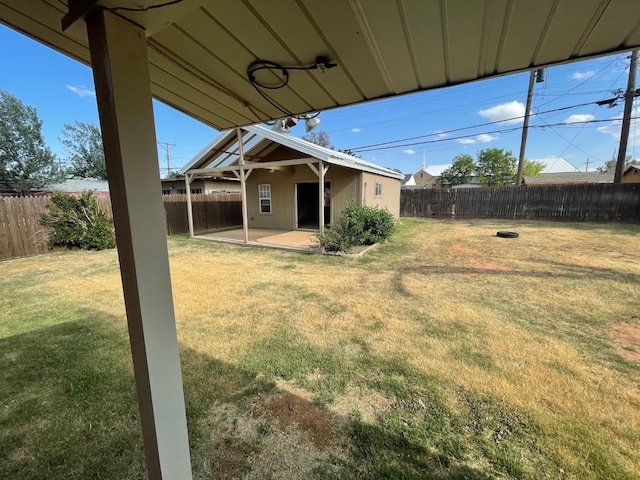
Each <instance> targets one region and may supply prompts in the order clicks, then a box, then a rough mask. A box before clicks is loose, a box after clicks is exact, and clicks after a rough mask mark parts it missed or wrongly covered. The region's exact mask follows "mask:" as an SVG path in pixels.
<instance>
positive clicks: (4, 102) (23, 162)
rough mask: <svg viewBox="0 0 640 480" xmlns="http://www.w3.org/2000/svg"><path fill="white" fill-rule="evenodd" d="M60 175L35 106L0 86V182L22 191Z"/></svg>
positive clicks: (55, 179) (50, 180)
mask: <svg viewBox="0 0 640 480" xmlns="http://www.w3.org/2000/svg"><path fill="white" fill-rule="evenodd" d="M63 177H64V175H63V172H62V169H61V168H59V166H58V163H57V161H56V156H55V155H54V154H53V153H52V152H51V150H50V149H49V147H47V146H46V145H45V143H44V138H43V136H42V120H40V118H39V117H38V113H37V112H36V109H35V108H33V107H30V106H27V105H24V104H23V103H22V102H21V101H20V100H19V99H18V98H17V97H15V96H14V95H11V94H10V93H9V92H6V91H4V90H0V185H2V186H4V187H6V188H11V189H13V190H15V191H16V192H18V193H19V194H20V195H26V194H27V193H29V192H30V191H31V190H33V189H39V188H43V187H45V186H47V185H50V184H52V183H56V182H59V181H60V180H62V178H63Z"/></svg>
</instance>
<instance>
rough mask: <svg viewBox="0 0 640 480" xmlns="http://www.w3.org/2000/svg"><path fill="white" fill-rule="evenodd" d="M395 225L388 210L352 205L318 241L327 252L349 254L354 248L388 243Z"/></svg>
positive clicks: (321, 234) (319, 235) (348, 206)
mask: <svg viewBox="0 0 640 480" xmlns="http://www.w3.org/2000/svg"><path fill="white" fill-rule="evenodd" d="M394 225H395V220H394V218H393V215H392V214H391V213H390V212H389V211H388V210H387V209H386V208H385V209H383V208H379V207H369V206H367V205H356V204H355V203H350V204H348V205H347V207H346V208H345V210H344V212H342V215H341V216H340V219H339V220H338V222H337V223H336V224H334V225H332V226H331V229H328V230H325V232H324V233H320V234H318V241H319V242H320V246H321V247H322V248H323V249H324V250H326V251H329V252H336V251H340V252H348V251H349V250H351V249H352V248H353V247H357V246H360V245H373V244H374V243H381V242H384V241H386V240H387V239H388V238H389V237H390V236H391V234H392V233H393V228H394Z"/></svg>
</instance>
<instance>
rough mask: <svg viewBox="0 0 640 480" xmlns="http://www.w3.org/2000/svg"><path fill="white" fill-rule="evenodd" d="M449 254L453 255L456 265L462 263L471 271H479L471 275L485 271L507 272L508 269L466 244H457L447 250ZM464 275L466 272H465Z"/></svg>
mask: <svg viewBox="0 0 640 480" xmlns="http://www.w3.org/2000/svg"><path fill="white" fill-rule="evenodd" d="M447 252H448V253H449V255H451V256H452V257H453V259H454V261H455V262H456V263H461V264H463V265H465V266H466V267H468V268H469V269H470V270H478V271H473V272H469V274H470V275H473V274H477V273H482V271H483V270H486V271H490V270H494V271H505V270H507V267H505V266H504V265H501V264H499V263H497V262H494V261H492V260H491V259H488V258H486V255H485V253H483V252H482V251H480V250H478V249H476V248H473V247H470V246H469V245H466V244H464V243H456V244H453V245H451V246H449V247H448V248H447ZM463 273H464V272H463Z"/></svg>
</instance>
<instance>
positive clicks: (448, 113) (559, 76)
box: [0, 25, 640, 173]
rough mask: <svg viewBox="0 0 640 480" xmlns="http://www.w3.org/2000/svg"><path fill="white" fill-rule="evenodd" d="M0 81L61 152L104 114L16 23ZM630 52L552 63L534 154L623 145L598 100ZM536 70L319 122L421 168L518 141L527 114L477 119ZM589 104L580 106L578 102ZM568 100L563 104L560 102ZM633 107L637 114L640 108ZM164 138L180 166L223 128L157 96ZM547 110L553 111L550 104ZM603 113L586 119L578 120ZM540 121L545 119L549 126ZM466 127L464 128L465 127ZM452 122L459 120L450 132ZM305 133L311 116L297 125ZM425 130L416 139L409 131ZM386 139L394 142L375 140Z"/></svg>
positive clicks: (4, 44)
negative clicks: (68, 134) (72, 130)
mask: <svg viewBox="0 0 640 480" xmlns="http://www.w3.org/2000/svg"><path fill="white" fill-rule="evenodd" d="M0 65H2V69H0V89H2V90H6V91H8V92H10V93H11V94H13V95H15V96H17V97H18V98H19V99H20V100H21V101H22V102H23V103H25V104H27V105H31V106H33V107H35V108H36V109H37V111H38V114H39V116H40V118H41V119H42V120H43V122H44V124H43V134H44V137H45V141H46V142H47V144H48V145H49V146H50V147H51V149H52V150H53V151H54V152H55V153H56V155H58V157H60V158H62V159H64V158H65V157H66V152H65V150H64V147H63V146H62V145H61V144H60V142H59V140H58V138H59V137H60V136H61V132H62V129H63V127H64V124H66V123H70V124H71V123H74V122H75V121H80V122H85V123H94V124H98V112H97V106H96V100H95V94H94V92H93V78H92V74H91V70H90V69H89V68H88V67H86V66H84V65H82V64H80V63H78V62H76V61H75V60H72V59H70V58H67V57H65V56H64V55H62V54H60V53H57V52H55V51H54V50H52V49H50V48H47V47H45V46H43V45H41V44H39V43H37V42H35V41H33V40H31V39H29V38H27V37H25V36H23V35H21V34H19V33H17V32H14V31H13V30H10V29H9V28H6V27H4V26H2V25H0ZM627 71H628V54H623V55H617V56H609V57H603V58H599V59H596V60H589V61H584V62H576V63H571V64H567V65H563V66H558V67H553V68H550V69H547V72H546V80H545V82H543V83H537V84H536V85H535V89H534V97H533V103H532V112H534V113H535V115H532V116H531V120H530V125H531V126H534V128H531V129H530V130H529V138H528V141H527V154H526V157H527V158H529V159H545V160H546V161H547V163H553V159H554V158H555V157H563V158H565V159H566V160H568V161H569V162H570V163H571V164H573V165H574V166H575V167H577V168H579V169H581V170H584V169H585V168H586V162H587V158H589V170H592V169H594V168H596V167H598V166H600V165H602V164H603V162H604V161H606V160H608V159H610V158H612V156H613V155H614V154H615V152H616V151H617V144H618V139H619V132H620V123H619V121H617V120H616V119H619V118H621V115H622V105H619V106H617V107H615V108H607V107H599V106H597V105H595V103H594V102H596V101H598V100H602V99H605V98H610V97H611V96H612V94H611V90H613V89H624V88H626V82H627ZM528 78H529V74H528V73H522V74H517V75H509V76H505V77H500V78H496V79H492V80H484V81H479V82H474V83H471V84H467V85H461V86H458V87H450V88H446V89H440V90H434V91H430V92H423V93H419V94H413V95H405V96H402V97H397V98H395V99H388V100H383V101H377V102H369V103H366V104H362V105H356V106H351V107H344V108H341V109H335V110H331V111H326V112H322V113H321V115H320V118H322V123H321V124H320V127H319V128H322V129H324V130H325V131H327V132H328V133H329V134H330V137H331V140H332V141H333V143H334V145H335V146H336V147H337V148H341V149H344V148H352V149H357V148H361V147H365V148H363V150H362V152H361V153H360V154H361V156H362V157H363V158H364V159H365V160H369V161H371V162H374V163H377V164H380V165H383V166H386V167H390V168H399V169H400V170H402V171H403V172H405V173H411V172H415V171H417V170H419V168H420V166H421V164H422V160H423V156H424V159H425V162H426V165H427V166H432V167H433V166H434V165H445V164H449V163H451V160H452V159H453V158H454V157H455V156H456V155H459V154H464V153H468V154H471V155H473V156H475V154H476V152H477V151H479V150H481V149H484V148H490V147H497V148H504V149H507V150H511V151H512V152H513V153H514V155H515V156H516V157H517V155H518V151H519V148H520V135H521V133H520V129H519V127H521V125H522V121H521V120H516V121H513V122H501V123H494V124H491V125H485V126H482V127H475V128H467V127H473V126H475V125H479V124H485V123H488V122H495V121H499V120H504V119H505V118H512V117H515V116H519V115H523V114H524V110H525V108H524V103H525V100H526V94H527V92H526V90H527V83H528ZM581 104H586V105H582V106H579V107H574V106H575V105H581ZM559 109H562V110H559ZM639 110H640V108H638V107H636V108H634V116H638V115H639V114H640V111H639ZM549 111H551V112H549ZM154 112H155V116H156V133H157V139H158V141H159V142H168V143H171V144H175V146H174V147H171V149H170V158H171V167H172V168H173V169H178V168H179V167H180V166H182V165H183V164H185V163H186V162H188V161H189V160H190V159H191V158H192V157H193V156H194V155H195V154H196V153H197V152H198V151H199V150H200V149H201V148H203V147H204V146H205V145H206V144H207V143H209V142H210V141H211V140H212V139H213V138H215V136H216V135H217V132H216V130H214V129H212V128H210V127H207V126H206V125H204V124H202V123H200V122H198V121H195V120H192V119H191V118H189V117H187V116H186V115H184V114H182V113H180V112H178V111H176V110H174V109H172V108H171V107H168V106H166V105H164V104H162V103H160V102H156V101H154ZM544 112H549V113H544ZM585 120H587V121H591V120H597V121H601V122H599V123H587V124H584V123H582V124H580V123H575V122H580V121H585ZM542 127H543V128H542ZM458 129H463V130H458ZM453 130H458V131H455V132H453ZM292 134H293V135H296V136H302V135H303V134H304V126H303V125H302V122H301V124H300V125H298V126H297V127H295V128H294V129H293V130H292ZM413 137H422V138H417V139H414V140H407V141H401V140H403V139H408V138H413ZM385 142H397V143H390V144H388V145H382V146H377V147H376V146H374V147H369V148H366V147H368V146H371V145H373V144H380V143H385ZM158 153H159V156H160V167H161V169H162V170H161V171H162V172H163V173H164V169H165V168H166V160H165V150H164V149H163V148H162V147H159V152H158ZM628 153H629V154H631V155H632V156H633V157H634V158H638V156H640V128H638V129H636V122H635V121H634V122H632V125H631V135H630V139H629V147H628Z"/></svg>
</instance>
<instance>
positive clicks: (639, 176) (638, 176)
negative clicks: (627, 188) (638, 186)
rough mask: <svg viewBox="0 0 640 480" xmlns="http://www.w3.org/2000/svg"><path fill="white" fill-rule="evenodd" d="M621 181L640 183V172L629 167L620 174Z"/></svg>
mask: <svg viewBox="0 0 640 480" xmlns="http://www.w3.org/2000/svg"><path fill="white" fill-rule="evenodd" d="M622 183H640V172H639V171H638V170H636V169H634V168H632V169H629V170H628V171H627V172H625V174H624V175H623V176H622Z"/></svg>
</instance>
